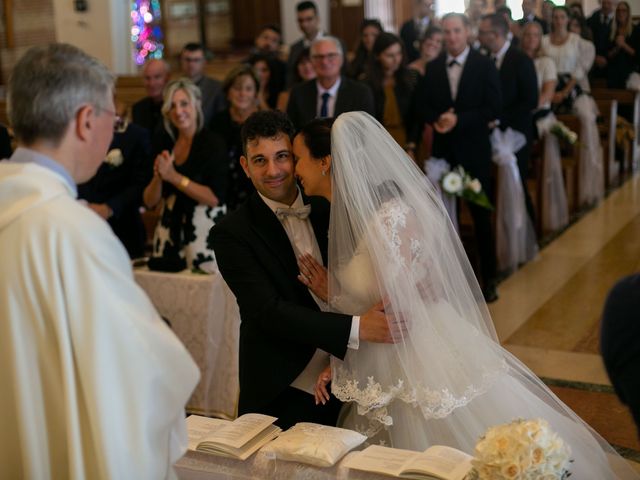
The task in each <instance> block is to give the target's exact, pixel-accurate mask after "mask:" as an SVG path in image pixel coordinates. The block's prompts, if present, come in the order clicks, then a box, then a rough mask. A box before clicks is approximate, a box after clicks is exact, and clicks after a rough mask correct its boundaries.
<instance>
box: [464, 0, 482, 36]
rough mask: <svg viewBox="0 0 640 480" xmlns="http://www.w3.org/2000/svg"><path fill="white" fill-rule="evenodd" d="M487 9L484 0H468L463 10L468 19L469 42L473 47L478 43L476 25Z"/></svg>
mask: <svg viewBox="0 0 640 480" xmlns="http://www.w3.org/2000/svg"><path fill="white" fill-rule="evenodd" d="M486 10H487V1H486V0H469V6H468V7H467V9H466V10H465V11H464V14H465V15H466V16H467V18H468V19H469V32H470V35H469V44H470V45H473V47H474V48H478V47H479V46H480V45H479V43H478V42H477V40H478V25H479V23H480V19H481V18H482V15H484V13H485V11H486Z"/></svg>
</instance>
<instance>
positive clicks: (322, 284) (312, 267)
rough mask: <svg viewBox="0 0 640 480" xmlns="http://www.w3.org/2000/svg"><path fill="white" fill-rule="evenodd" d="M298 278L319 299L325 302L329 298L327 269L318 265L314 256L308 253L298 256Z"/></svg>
mask: <svg viewBox="0 0 640 480" xmlns="http://www.w3.org/2000/svg"><path fill="white" fill-rule="evenodd" d="M298 268H299V269H300V275H298V280H300V281H301V282H302V283H303V284H304V285H305V286H306V287H307V288H308V289H309V290H311V291H312V292H313V293H314V294H315V295H316V296H317V297H318V298H319V299H320V300H322V301H323V302H326V301H327V299H328V298H329V284H328V281H327V269H326V268H325V267H323V266H322V265H320V264H319V263H318V262H317V260H316V259H315V258H313V257H312V256H311V255H309V254H308V253H305V254H304V255H300V257H298Z"/></svg>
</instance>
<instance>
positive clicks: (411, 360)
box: [330, 200, 634, 479]
mask: <svg viewBox="0 0 640 480" xmlns="http://www.w3.org/2000/svg"><path fill="white" fill-rule="evenodd" d="M378 215H379V218H378V219H377V220H376V221H378V222H380V223H381V224H382V225H384V226H385V229H387V232H386V233H387V235H384V236H385V237H386V238H387V239H389V242H390V245H388V250H389V251H390V252H396V253H392V254H391V256H392V257H393V255H399V256H400V257H402V258H399V259H398V261H401V262H411V265H414V264H415V269H420V263H421V258H420V257H421V255H422V251H421V250H422V249H421V243H422V242H423V241H424V240H423V239H420V238H412V234H411V228H410V224H411V218H410V216H411V215H412V210H411V208H409V207H407V206H406V205H405V204H404V203H403V202H401V201H397V200H391V201H389V202H386V203H385V204H383V206H382V207H381V208H380V210H379V212H378ZM372 231H374V230H372ZM366 237H367V236H366V235H365V240H363V241H360V242H359V244H358V247H357V249H356V250H355V252H354V255H353V257H352V258H351V260H350V261H349V262H348V263H346V264H345V266H344V267H343V268H341V269H340V271H338V272H330V273H332V274H335V277H336V279H337V282H338V283H339V284H340V286H341V294H340V297H339V298H333V299H332V301H333V307H334V309H335V310H340V311H341V312H342V313H347V314H352V315H355V314H362V313H364V312H365V311H366V310H368V309H369V308H370V307H371V306H372V305H374V304H375V303H377V302H378V301H380V299H381V298H382V296H383V295H381V293H380V290H381V288H380V286H379V285H378V280H377V279H378V278H380V275H387V276H389V275H391V276H393V275H394V273H393V272H390V271H387V272H379V271H376V265H377V264H376V261H375V259H372V256H371V254H370V253H369V252H370V251H379V250H375V249H370V248H369V245H368V243H369V242H368V241H367V240H366ZM379 237H380V235H378V237H377V238H376V240H375V241H376V242H379V240H380V238H379ZM378 246H379V245H378ZM404 247H408V248H404ZM405 266H406V264H405ZM400 271H403V269H400ZM426 278H428V276H427V277H426ZM387 280H389V279H388V278H387ZM392 283H393V282H392ZM387 284H389V282H388V281H387ZM430 285H431V282H429V281H428V280H427V281H426V283H425V285H421V286H420V288H419V289H418V290H419V291H420V292H421V293H420V294H419V296H420V298H419V299H416V301H413V299H411V298H407V299H405V300H404V302H406V303H407V310H409V311H411V312H412V314H413V315H417V316H420V317H421V318H414V319H408V325H407V333H406V335H405V338H404V340H403V341H402V342H400V343H399V344H396V345H386V344H374V343H367V342H361V343H360V347H359V349H358V350H348V352H347V356H346V358H345V361H344V363H343V362H341V361H340V360H337V359H335V358H334V359H332V369H333V374H334V382H333V385H332V391H333V393H334V394H335V395H336V396H337V397H338V398H339V399H341V400H342V401H345V402H349V403H347V404H346V405H345V408H344V410H343V415H341V421H340V423H341V425H343V426H345V427H346V428H351V429H354V430H357V431H360V432H361V433H364V434H366V435H367V436H369V437H370V441H371V442H372V443H380V442H383V443H385V444H387V445H390V446H393V447H396V448H405V449H412V450H424V449H426V448H427V447H428V446H430V445H449V446H452V447H455V448H458V449H460V450H463V451H466V452H468V453H470V454H472V453H473V449H474V446H475V444H476V442H477V441H478V439H479V437H480V436H481V435H482V434H483V433H484V432H485V431H486V430H487V428H489V427H491V426H493V425H496V424H501V423H505V422H509V421H511V420H513V419H516V418H526V419H534V418H544V419H546V420H547V421H548V422H549V424H550V425H551V427H552V428H553V430H555V431H556V432H557V433H558V434H559V435H560V437H561V438H562V439H563V440H564V441H565V442H566V443H567V444H568V445H569V446H570V447H571V451H572V457H571V458H572V459H573V460H574V463H573V464H572V465H571V472H572V474H573V476H572V478H575V479H609V478H634V476H633V475H632V474H631V471H630V470H629V467H628V465H626V462H625V461H624V460H623V459H622V458H621V457H619V456H617V455H612V454H611V453H612V451H610V449H609V447H608V446H607V445H606V443H605V442H604V441H603V440H602V439H601V438H600V437H599V436H598V435H597V434H596V433H595V432H594V431H593V430H592V429H591V428H590V427H588V426H587V425H586V424H585V423H584V422H582V420H580V419H579V418H578V417H577V416H576V415H575V414H574V413H573V412H571V411H570V410H569V408H568V407H566V406H565V405H564V404H562V402H560V400H559V399H557V397H555V395H554V394H553V393H552V392H551V391H549V389H548V388H547V387H545V386H544V385H543V384H542V383H541V382H540V380H539V379H537V378H536V377H535V375H534V374H533V373H532V372H530V371H529V370H528V369H527V368H526V367H525V366H524V365H523V364H521V363H520V362H519V361H518V360H517V359H515V358H514V357H513V356H512V355H511V354H510V353H509V352H507V351H506V350H504V349H503V348H502V347H501V346H500V345H499V344H498V343H497V342H496V341H495V340H494V339H493V338H491V336H490V335H487V334H486V333H485V332H480V331H479V330H478V328H476V327H474V326H473V325H471V324H468V322H467V321H466V320H465V318H464V315H465V312H462V311H458V310H457V308H459V306H454V305H452V304H451V302H449V301H447V300H444V298H447V297H446V295H440V294H439V292H438V291H433V290H437V289H435V288H434V289H433V290H432V289H431V286H430ZM414 295H416V294H414ZM385 296H386V295H385ZM409 304H410V305H409ZM416 312H419V313H416ZM353 372H359V374H360V375H359V380H358V378H356V377H355V376H353ZM364 378H367V380H366V384H365V383H364V382H363V379H364ZM407 379H411V383H412V384H409V382H408V380H407ZM603 448H604V449H607V450H608V453H605V450H604V449H603ZM618 468H619V469H620V470H619V471H618ZM612 469H613V470H615V471H616V472H617V473H615V474H614V473H613V470H612Z"/></svg>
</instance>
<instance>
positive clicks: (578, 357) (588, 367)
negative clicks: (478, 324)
mask: <svg viewBox="0 0 640 480" xmlns="http://www.w3.org/2000/svg"><path fill="white" fill-rule="evenodd" d="M639 239H640V176H639V175H635V176H634V177H632V178H631V179H629V180H628V181H627V182H626V183H625V184H624V185H622V186H621V187H620V188H619V189H617V190H615V191H613V192H612V193H611V194H610V195H609V196H608V197H607V198H606V199H605V200H604V201H603V202H602V204H601V205H599V206H598V207H597V208H595V209H594V210H592V211H590V212H589V213H587V214H586V215H585V216H584V217H583V218H581V219H580V220H579V221H578V222H576V223H575V224H574V225H572V226H571V227H570V228H569V229H567V230H566V231H565V232H564V233H563V234H562V235H560V236H559V237H558V238H557V239H555V240H554V241H553V242H552V243H551V244H549V245H548V246H546V247H545V248H544V249H543V250H542V251H541V253H540V255H539V258H537V259H536V260H535V261H533V262H531V263H530V264H528V265H526V266H524V267H523V268H522V269H521V270H519V271H518V272H516V273H515V274H514V275H512V276H511V277H509V278H508V279H507V280H505V281H504V282H503V283H502V284H501V285H500V288H499V293H500V299H499V300H498V301H497V302H495V303H494V304H492V305H490V310H491V314H492V316H493V320H494V322H495V325H496V330H497V332H498V336H499V338H500V340H501V342H502V343H503V345H504V346H505V347H506V348H507V349H508V350H510V351H511V352H512V353H513V354H514V355H516V356H517V357H518V358H520V359H521V360H522V361H523V362H524V363H525V364H527V365H528V366H529V367H530V368H531V369H532V370H533V371H534V372H535V373H536V374H537V375H539V376H540V377H542V378H543V379H544V380H545V382H546V383H547V384H548V385H549V386H550V387H551V388H552V390H553V391H554V392H555V393H556V394H557V395H558V396H559V397H560V398H561V399H562V400H563V401H565V402H566V403H567V404H568V405H569V406H570V407H571V408H573V409H574V410H575V411H576V413H578V414H579V415H580V416H581V417H582V418H583V419H584V420H585V421H586V422H587V423H589V424H590V425H591V426H592V427H593V428H594V429H595V430H597V431H598V432H599V433H600V434H601V435H602V436H603V437H605V438H606V439H607V440H608V441H609V442H610V443H612V444H613V445H614V446H616V448H618V449H619V450H620V451H621V452H622V453H623V454H624V455H625V456H626V457H627V458H629V459H632V460H635V461H636V462H638V461H640V442H639V441H638V435H637V431H636V427H635V425H634V424H633V420H632V418H631V415H630V414H629V412H628V410H627V409H626V407H625V406H624V405H622V404H621V403H620V402H619V401H618V399H617V398H616V396H615V394H614V392H613V389H612V387H611V384H610V382H609V379H608V377H607V374H606V372H605V369H604V366H603V364H602V360H601V357H600V355H599V353H598V352H599V330H600V315H601V313H602V308H603V305H604V301H605V298H606V295H607V293H608V292H609V290H610V289H611V287H612V286H613V285H614V284H615V282H616V281H617V280H618V279H619V278H621V277H623V276H626V275H629V274H631V273H635V272H638V271H640V241H638V240H639Z"/></svg>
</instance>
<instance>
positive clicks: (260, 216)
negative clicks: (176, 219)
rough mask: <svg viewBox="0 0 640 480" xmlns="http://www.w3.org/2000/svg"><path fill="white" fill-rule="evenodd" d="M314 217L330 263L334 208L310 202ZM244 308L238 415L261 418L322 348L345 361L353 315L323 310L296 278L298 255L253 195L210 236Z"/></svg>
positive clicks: (267, 209)
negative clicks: (254, 414) (256, 414)
mask: <svg viewBox="0 0 640 480" xmlns="http://www.w3.org/2000/svg"><path fill="white" fill-rule="evenodd" d="M305 203H310V204H311V214H310V216H309V219H310V221H311V224H312V225H313V229H314V232H315V235H316V238H317V240H318V246H319V247H320V251H321V253H322V257H323V259H325V264H326V258H327V232H328V227H329V204H328V202H327V201H325V200H323V199H321V198H316V197H311V198H308V199H307V198H305ZM209 240H210V244H211V245H212V246H213V249H214V251H215V254H216V260H217V262H218V267H219V269H220V272H221V273H222V276H223V277H224V279H225V281H226V282H227V284H228V285H229V288H231V290H232V291H233V293H234V294H235V296H236V299H237V302H238V306H239V308H240V318H241V324H240V400H239V405H238V413H239V414H243V413H247V412H261V411H265V410H267V409H268V407H269V404H270V403H271V402H273V401H274V400H275V399H276V397H278V395H280V394H281V393H282V392H283V391H284V390H285V389H287V387H288V386H289V385H290V384H291V383H292V382H293V381H294V380H295V379H296V377H297V376H298V375H299V374H300V373H301V372H302V371H303V370H304V368H305V367H306V366H307V364H308V363H309V361H310V360H311V357H312V356H313V354H314V352H315V351H316V348H321V349H322V350H324V351H325V352H328V353H331V354H332V355H334V356H336V357H339V358H344V355H345V353H346V349H347V343H348V341H349V334H350V330H351V318H352V317H351V316H349V315H341V314H336V313H326V312H321V311H320V310H319V308H318V306H317V304H316V303H315V301H314V300H313V298H312V297H311V294H310V293H309V291H308V289H307V288H306V287H305V286H304V285H303V284H302V283H300V281H299V280H298V279H297V276H298V274H299V270H298V266H297V262H296V257H295V253H294V251H293V248H292V247H291V243H290V242H289V238H288V237H287V234H286V232H285V230H284V228H283V227H282V225H281V223H280V221H279V220H278V219H277V217H276V216H275V214H274V213H273V212H272V211H271V210H270V209H269V207H268V206H267V205H266V204H265V203H264V202H263V201H262V199H261V198H260V196H259V195H258V194H257V193H254V194H253V195H252V196H251V197H249V199H248V200H247V201H246V202H245V203H244V204H243V205H242V206H240V208H238V210H236V211H235V212H233V213H232V214H231V215H228V216H227V217H226V218H224V219H223V220H222V221H221V222H219V223H218V224H216V225H215V226H214V227H213V228H212V229H211V233H210V236H209Z"/></svg>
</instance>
